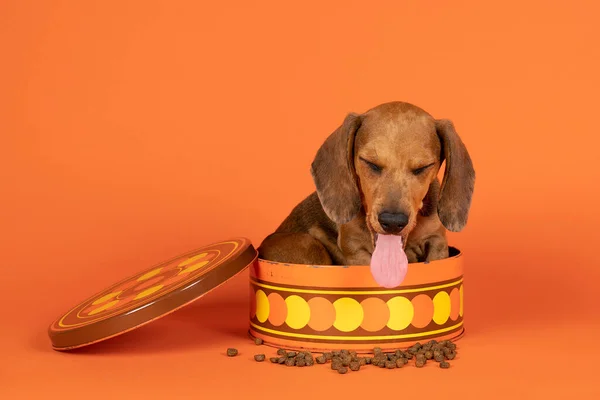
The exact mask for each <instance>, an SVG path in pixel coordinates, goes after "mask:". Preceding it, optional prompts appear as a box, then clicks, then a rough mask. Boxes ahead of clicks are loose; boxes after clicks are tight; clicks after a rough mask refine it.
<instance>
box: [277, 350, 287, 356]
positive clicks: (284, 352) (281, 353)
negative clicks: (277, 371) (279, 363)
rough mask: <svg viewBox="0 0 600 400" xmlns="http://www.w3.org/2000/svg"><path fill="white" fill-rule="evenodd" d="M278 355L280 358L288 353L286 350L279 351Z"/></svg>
mask: <svg viewBox="0 0 600 400" xmlns="http://www.w3.org/2000/svg"><path fill="white" fill-rule="evenodd" d="M277 354H278V355H280V356H285V355H287V351H285V349H279V350H277Z"/></svg>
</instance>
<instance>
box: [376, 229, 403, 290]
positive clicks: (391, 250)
mask: <svg viewBox="0 0 600 400" xmlns="http://www.w3.org/2000/svg"><path fill="white" fill-rule="evenodd" d="M407 269H408V259H407V258H406V254H405V253H404V250H403V249H402V238H401V237H400V236H395V235H378V237H377V243H375V251H373V255H372V256H371V274H372V275H373V278H374V279H375V282H377V283H378V284H379V285H381V286H383V287H385V288H393V287H396V286H399V285H400V284H401V283H402V281H403V280H404V277H405V276H406V271H407Z"/></svg>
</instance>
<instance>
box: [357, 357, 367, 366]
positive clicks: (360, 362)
mask: <svg viewBox="0 0 600 400" xmlns="http://www.w3.org/2000/svg"><path fill="white" fill-rule="evenodd" d="M358 363H359V364H360V366H361V367H362V366H364V365H367V359H366V358H364V357H360V358H359V359H358Z"/></svg>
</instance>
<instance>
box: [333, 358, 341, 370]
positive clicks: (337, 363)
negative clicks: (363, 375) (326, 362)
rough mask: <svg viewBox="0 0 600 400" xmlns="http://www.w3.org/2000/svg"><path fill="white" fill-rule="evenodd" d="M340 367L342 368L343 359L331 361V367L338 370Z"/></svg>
mask: <svg viewBox="0 0 600 400" xmlns="http://www.w3.org/2000/svg"><path fill="white" fill-rule="evenodd" d="M340 368H342V362H341V361H337V360H336V361H332V362H331V369H334V370H338V369H340Z"/></svg>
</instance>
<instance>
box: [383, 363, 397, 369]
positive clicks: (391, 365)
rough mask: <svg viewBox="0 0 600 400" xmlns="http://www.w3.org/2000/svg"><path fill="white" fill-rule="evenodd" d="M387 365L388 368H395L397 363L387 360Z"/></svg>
mask: <svg viewBox="0 0 600 400" xmlns="http://www.w3.org/2000/svg"><path fill="white" fill-rule="evenodd" d="M385 367H386V368H387V369H394V368H396V363H395V362H393V361H386V362H385Z"/></svg>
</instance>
